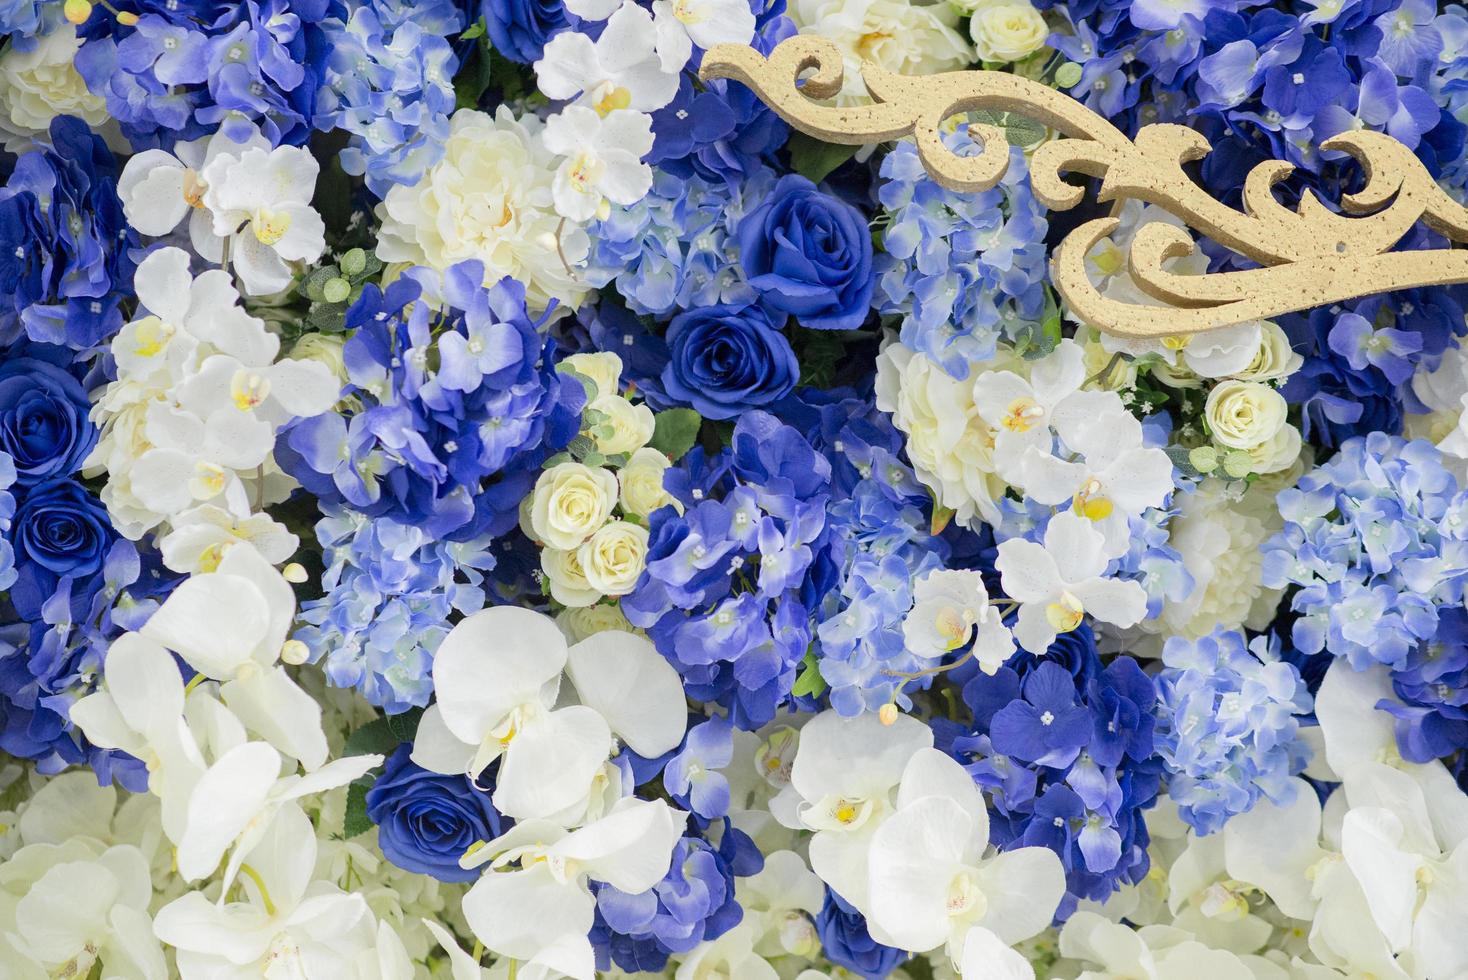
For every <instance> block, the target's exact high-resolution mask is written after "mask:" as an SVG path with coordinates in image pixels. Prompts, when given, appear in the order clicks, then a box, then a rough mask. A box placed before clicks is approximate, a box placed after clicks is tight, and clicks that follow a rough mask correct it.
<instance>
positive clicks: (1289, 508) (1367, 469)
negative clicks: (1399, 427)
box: [1263, 432, 1468, 670]
mask: <svg viewBox="0 0 1468 980" xmlns="http://www.w3.org/2000/svg"><path fill="white" fill-rule="evenodd" d="M1279 509H1280V514H1281V515H1282V516H1283V517H1284V520H1285V525H1284V529H1283V530H1281V531H1280V532H1279V533H1278V534H1277V535H1275V536H1274V537H1273V538H1271V539H1270V540H1269V541H1267V542H1266V543H1265V545H1264V553H1265V555H1264V569H1263V574H1264V584H1265V585H1266V586H1268V587H1270V588H1276V589H1278V588H1285V587H1286V586H1290V585H1296V586H1300V587H1301V588H1300V590H1299V591H1298V592H1296V593H1295V596H1294V598H1293V600H1292V601H1291V608H1292V609H1294V611H1295V612H1297V613H1299V614H1300V618H1299V619H1297V620H1296V621H1295V624H1294V629H1293V634H1292V639H1293V642H1294V645H1295V646H1296V647H1297V648H1298V649H1299V650H1300V651H1301V652H1302V653H1319V652H1321V651H1322V650H1325V651H1327V652H1329V653H1331V654H1333V655H1334V656H1337V657H1345V658H1347V659H1348V660H1349V661H1350V662H1351V665H1352V666H1353V667H1355V668H1357V669H1358V670H1360V669H1364V668H1365V667H1367V666H1369V665H1370V664H1372V663H1373V662H1377V663H1384V664H1386V665H1388V666H1390V667H1392V668H1393V669H1401V668H1403V667H1404V666H1405V665H1406V662H1407V657H1408V655H1409V654H1410V653H1411V652H1412V650H1413V649H1414V648H1416V647H1417V645H1418V644H1419V643H1421V642H1422V641H1424V640H1428V639H1431V638H1432V637H1433V636H1434V635H1435V634H1436V633H1437V627H1438V613H1439V610H1440V609H1442V608H1444V607H1446V606H1453V605H1461V604H1462V602H1463V595H1464V588H1465V585H1468V491H1461V490H1460V489H1459V487H1458V483H1457V480H1456V479H1455V478H1454V476H1453V475H1452V473H1450V472H1448V470H1446V469H1445V468H1444V467H1443V465H1442V454H1441V453H1440V452H1439V451H1438V450H1437V448H1436V447H1435V446H1433V445H1432V444H1431V443H1429V442H1426V441H1424V440H1420V439H1419V440H1413V441H1411V442H1408V441H1406V440H1404V439H1402V438H1400V437H1398V436H1390V435H1387V434H1386V433H1383V432H1373V433H1372V434H1370V435H1369V436H1365V437H1357V438H1354V439H1350V440H1347V441H1346V442H1345V443H1343V444H1342V445H1341V449H1340V452H1339V453H1337V454H1336V455H1335V456H1334V457H1332V458H1331V460H1330V461H1329V462H1327V463H1326V464H1325V465H1323V466H1320V467H1317V468H1316V469H1315V470H1313V471H1311V472H1310V473H1307V474H1306V475H1305V476H1304V477H1302V478H1301V480H1300V482H1299V484H1298V485H1297V486H1295V487H1293V488H1291V489H1289V490H1285V491H1284V492H1282V493H1281V494H1280V495H1279Z"/></svg>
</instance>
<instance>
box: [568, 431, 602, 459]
mask: <svg viewBox="0 0 1468 980" xmlns="http://www.w3.org/2000/svg"><path fill="white" fill-rule="evenodd" d="M566 451H567V452H569V453H570V454H571V455H572V456H573V457H575V458H576V459H582V460H584V459H585V458H586V455H587V453H594V452H596V443H594V442H592V441H591V438H590V437H589V436H577V437H576V438H575V439H572V440H571V444H570V445H569V446H567V447H566Z"/></svg>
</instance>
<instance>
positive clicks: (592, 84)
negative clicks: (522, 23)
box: [535, 0, 678, 115]
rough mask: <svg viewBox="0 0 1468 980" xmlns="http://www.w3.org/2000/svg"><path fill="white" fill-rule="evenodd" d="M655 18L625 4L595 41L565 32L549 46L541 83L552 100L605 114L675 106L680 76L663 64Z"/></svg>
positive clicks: (539, 70)
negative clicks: (658, 55) (660, 59)
mask: <svg viewBox="0 0 1468 980" xmlns="http://www.w3.org/2000/svg"><path fill="white" fill-rule="evenodd" d="M656 37H657V34H656V31H655V29H654V27H653V20H652V14H650V13H648V12H647V10H646V9H644V8H642V7H640V6H638V5H637V4H636V3H633V2H632V0H625V2H623V3H622V5H621V6H620V7H618V8H617V10H616V12H615V13H613V14H612V15H611V17H610V18H609V19H608V20H607V26H606V29H605V30H603V31H602V33H601V36H600V37H599V38H597V39H596V40H595V41H592V40H591V38H589V37H587V36H586V35H585V34H581V33H579V32H577V31H562V32H561V33H559V34H557V35H556V36H555V37H553V38H551V39H550V41H548V42H547V43H546V46H545V53H544V54H543V55H542V56H541V59H540V60H539V61H537V62H536V63H535V78H536V81H537V83H538V84H539V85H540V90H541V91H542V92H544V93H545V95H546V96H547V97H548V98H552V99H558V100H571V99H574V100H576V104H577V105H585V106H589V107H591V108H592V109H595V110H596V111H597V112H599V113H601V114H602V115H606V114H608V113H610V112H612V111H614V110H616V109H636V110H637V111H638V112H652V111H654V110H656V109H661V108H662V107H663V106H665V105H667V104H668V103H669V102H672V101H673V96H674V95H676V94H677V93H678V73H677V72H676V71H671V72H670V71H667V70H666V69H664V68H663V66H662V64H661V62H659V60H658V57H657V53H656V51H655V46H656V43H657V42H656Z"/></svg>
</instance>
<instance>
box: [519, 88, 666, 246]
mask: <svg viewBox="0 0 1468 980" xmlns="http://www.w3.org/2000/svg"><path fill="white" fill-rule="evenodd" d="M543 138H544V140H545V146H546V149H548V150H550V151H551V152H552V153H554V154H556V155H558V156H562V157H565V159H564V160H562V161H561V165H560V166H559V167H558V168H557V169H556V179H555V183H554V184H553V185H552V191H553V193H554V195H555V202H556V212H557V213H558V214H561V215H563V216H564V217H566V218H569V219H571V220H572V221H589V220H591V219H592V218H598V219H602V218H605V217H606V216H607V215H608V214H610V213H611V205H612V204H620V205H624V206H625V205H630V204H636V203H637V202H638V201H640V200H642V198H643V196H644V195H645V194H647V189H648V188H649V187H651V186H652V168H651V167H649V166H648V165H647V164H645V163H643V162H642V158H643V157H644V156H646V155H647V152H648V151H649V150H651V149H652V117H651V116H649V115H647V114H646V113H643V112H636V111H634V110H632V109H613V110H612V111H611V112H608V113H605V114H602V113H598V112H597V111H596V110H594V109H589V108H587V107H586V106H583V105H572V106H567V107H566V108H565V109H563V110H562V111H561V112H559V113H558V114H556V115H554V116H551V117H550V119H548V120H546V123H545V132H544V134H543Z"/></svg>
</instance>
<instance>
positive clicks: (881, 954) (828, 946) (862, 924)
mask: <svg viewBox="0 0 1468 980" xmlns="http://www.w3.org/2000/svg"><path fill="white" fill-rule="evenodd" d="M816 935H817V936H819V937H820V940H821V951H822V952H823V953H825V955H826V959H828V960H830V961H831V962H832V963H835V964H836V965H837V966H840V967H845V968H846V969H848V970H850V971H851V972H852V973H855V974H857V975H858V976H862V977H865V978H867V980H881V978H882V977H885V976H886V975H887V974H889V973H891V972H892V971H893V970H895V969H897V968H898V967H899V966H901V965H902V964H903V963H905V962H907V959H908V957H909V956H911V955H912V954H911V953H909V952H907V951H906V950H903V949H896V948H895V947H892V946H884V945H882V944H881V943H879V942H877V941H876V940H875V939H873V938H872V934H871V933H870V932H868V931H867V920H866V917H865V916H864V915H862V914H861V913H860V912H858V911H857V910H856V909H855V908H853V907H852V906H850V905H849V904H847V902H846V900H845V899H844V898H842V897H841V896H840V895H837V894H836V893H835V892H833V891H831V889H829V888H827V889H826V904H825V905H823V906H821V914H820V915H819V916H817V917H816Z"/></svg>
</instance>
